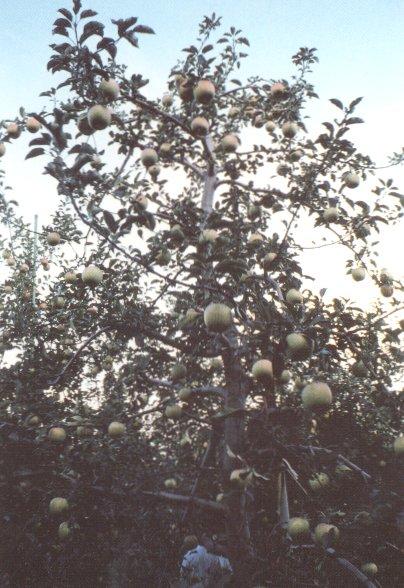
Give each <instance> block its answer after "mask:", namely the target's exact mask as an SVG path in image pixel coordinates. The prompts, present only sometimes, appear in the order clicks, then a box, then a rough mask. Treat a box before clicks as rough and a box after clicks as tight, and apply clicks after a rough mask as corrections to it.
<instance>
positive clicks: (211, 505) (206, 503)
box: [143, 491, 227, 515]
mask: <svg viewBox="0 0 404 588" xmlns="http://www.w3.org/2000/svg"><path fill="white" fill-rule="evenodd" d="M143 494H146V495H147V496H154V497H155V498H161V499H163V500H168V501H169V502H177V503H179V504H188V503H189V502H190V501H191V500H192V503H193V504H195V505H196V506H200V507H201V508H206V509H208V510H214V511H215V512H220V513H221V514H223V515H226V514H227V509H226V508H225V506H224V505H223V504H220V503H219V502H214V501H213V500H205V499H204V498H195V497H192V498H191V497H190V496H184V495H182V494H171V493H170V492H147V491H143Z"/></svg>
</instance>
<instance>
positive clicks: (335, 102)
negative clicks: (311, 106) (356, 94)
mask: <svg viewBox="0 0 404 588" xmlns="http://www.w3.org/2000/svg"><path fill="white" fill-rule="evenodd" d="M330 102H332V104H334V106H336V107H337V108H339V109H340V110H343V109H344V105H343V104H342V102H341V100H338V98H330Z"/></svg>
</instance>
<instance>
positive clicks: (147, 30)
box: [133, 25, 156, 35]
mask: <svg viewBox="0 0 404 588" xmlns="http://www.w3.org/2000/svg"><path fill="white" fill-rule="evenodd" d="M133 31H134V32H135V33H144V34H147V35H155V34H156V33H155V32H154V31H153V29H152V28H151V27H146V26H145V25H137V26H136V27H135V28H134V29H133Z"/></svg>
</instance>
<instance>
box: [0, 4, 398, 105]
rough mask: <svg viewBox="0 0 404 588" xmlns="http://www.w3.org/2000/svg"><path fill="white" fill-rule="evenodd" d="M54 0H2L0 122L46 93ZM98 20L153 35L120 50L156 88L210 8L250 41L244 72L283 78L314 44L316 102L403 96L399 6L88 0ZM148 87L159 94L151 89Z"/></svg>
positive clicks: (134, 67)
mask: <svg viewBox="0 0 404 588" xmlns="http://www.w3.org/2000/svg"><path fill="white" fill-rule="evenodd" d="M69 5H70V2H67V1H65V2H63V1H59V0H57V1H56V0H39V1H38V0H37V1H34V2H32V1H28V0H1V12H0V30H1V34H0V55H1V64H0V87H1V88H2V89H3V90H4V88H7V92H6V93H5V92H4V91H3V92H2V99H1V101H0V117H2V116H7V115H8V114H9V113H12V112H13V111H14V110H15V107H18V106H19V105H20V104H21V103H23V102H24V103H29V104H32V106H34V105H35V104H34V102H35V103H36V102H37V101H36V99H35V97H36V96H37V95H38V93H39V92H40V91H41V90H42V89H43V88H44V87H46V86H47V83H48V80H49V77H48V76H47V74H46V70H45V64H46V60H47V57H48V55H49V51H50V50H49V48H48V44H49V43H50V42H52V39H51V35H50V31H51V24H52V21H53V20H54V18H55V14H56V10H57V8H59V7H61V6H65V7H69V8H70V6H69ZM84 6H85V7H87V8H88V7H91V8H93V9H95V10H97V11H98V12H99V18H100V20H102V21H103V22H108V20H109V18H110V17H113V18H118V17H127V16H131V15H135V16H138V17H139V20H140V22H142V23H144V24H148V25H149V26H152V27H153V28H154V29H155V31H156V33H157V35H156V36H155V37H150V38H148V37H146V36H145V37H143V40H142V44H141V49H140V51H138V50H134V49H133V50H132V49H129V48H128V50H127V51H125V55H124V57H126V58H127V59H129V60H130V62H131V65H132V67H133V69H134V70H135V69H139V70H141V71H143V72H144V73H150V75H151V76H152V77H153V78H154V79H157V80H158V81H159V82H160V83H161V81H162V80H163V77H164V75H165V73H166V72H167V71H168V70H169V67H170V65H172V64H173V63H174V62H175V60H176V58H177V56H178V54H179V51H180V49H181V48H182V47H184V46H185V45H186V44H188V43H189V42H191V41H192V39H193V38H194V35H195V33H196V30H197V23H198V21H199V20H200V18H201V17H202V16H203V15H204V14H210V13H212V12H213V11H216V13H217V14H220V15H222V16H223V21H224V24H225V25H226V26H230V25H232V24H234V25H235V26H238V27H240V28H242V29H243V31H245V33H246V35H247V36H248V37H249V39H250V41H251V50H250V55H251V57H250V58H249V59H248V60H247V61H246V64H245V69H244V73H245V74H246V75H248V74H256V73H262V74H263V75H265V76H269V77H282V76H286V75H287V74H289V73H290V72H291V71H292V69H291V65H290V56H291V55H292V54H293V53H294V52H295V51H296V49H298V48H299V47H300V46H310V47H313V46H314V47H317V48H318V50H319V57H320V64H319V66H318V67H316V71H315V74H314V77H313V79H314V81H315V82H316V86H317V87H318V89H319V92H320V94H321V96H322V97H323V98H326V97H332V96H335V95H338V96H340V97H342V98H346V99H349V98H352V97H355V96H359V95H364V96H366V99H367V101H368V103H369V104H371V105H372V106H374V107H377V104H378V103H379V102H380V103H383V102H385V101H386V100H387V101H388V100H390V99H391V97H392V94H395V95H398V94H401V96H402V95H403V90H404V76H403V75H400V72H401V73H402V72H403V70H404V62H403V57H402V56H403V35H402V31H403V30H404V2H403V0H340V1H338V0H286V1H285V0H248V1H247V0H203V1H201V0H199V1H198V0H185V1H184V0H153V2H151V1H150V0H118V1H116V0H89V1H85V2H84ZM151 89H156V91H158V90H159V83H158V82H155V83H153V86H151Z"/></svg>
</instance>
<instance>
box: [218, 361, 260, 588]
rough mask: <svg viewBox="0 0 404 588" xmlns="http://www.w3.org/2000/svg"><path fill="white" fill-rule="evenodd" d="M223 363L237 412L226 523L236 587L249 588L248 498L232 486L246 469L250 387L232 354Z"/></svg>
mask: <svg viewBox="0 0 404 588" xmlns="http://www.w3.org/2000/svg"><path fill="white" fill-rule="evenodd" d="M223 363H224V370H225V376H226V392H227V394H226V401H225V410H226V412H227V411H233V410H234V411H237V412H236V413H235V414H234V415H231V416H228V417H226V419H225V425H224V448H223V457H222V472H223V479H224V486H225V488H227V492H226V498H225V503H226V506H227V508H228V512H229V515H228V517H227V522H226V534H227V541H228V550H229V555H230V561H231V563H232V566H233V570H234V580H233V585H235V586H244V587H246V586H248V579H249V578H250V577H251V563H252V554H253V553H252V548H251V542H250V528H249V521H248V515H247V494H246V491H245V490H244V489H243V488H240V487H238V486H237V487H233V486H232V485H230V484H229V480H230V474H231V472H232V471H233V470H235V469H240V468H242V467H243V466H242V463H241V462H240V460H239V459H238V458H237V457H236V456H237V455H240V454H241V455H242V454H243V453H244V442H245V440H244V437H245V418H244V412H243V411H244V408H245V401H246V398H247V394H248V391H249V383H248V379H247V378H246V375H245V373H244V370H243V368H242V366H241V363H240V360H239V359H238V358H237V357H235V353H234V352H233V351H232V350H226V351H225V352H224V353H223Z"/></svg>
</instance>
